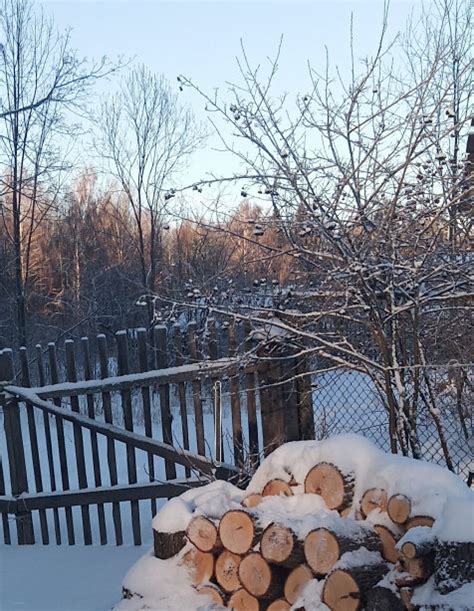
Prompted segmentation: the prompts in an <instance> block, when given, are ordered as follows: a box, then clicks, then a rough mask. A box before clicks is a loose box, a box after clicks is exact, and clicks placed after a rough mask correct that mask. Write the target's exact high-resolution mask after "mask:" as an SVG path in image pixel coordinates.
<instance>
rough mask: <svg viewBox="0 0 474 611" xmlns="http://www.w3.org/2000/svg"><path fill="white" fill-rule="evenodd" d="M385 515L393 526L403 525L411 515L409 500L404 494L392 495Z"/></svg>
mask: <svg viewBox="0 0 474 611" xmlns="http://www.w3.org/2000/svg"><path fill="white" fill-rule="evenodd" d="M387 513H388V515H389V517H390V519H391V520H392V522H395V524H405V522H406V521H407V520H408V518H409V517H410V513H411V501H410V499H409V498H408V497H407V496H405V495H404V494H394V495H393V496H391V497H390V498H389V499H388V503H387Z"/></svg>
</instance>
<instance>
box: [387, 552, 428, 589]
mask: <svg viewBox="0 0 474 611" xmlns="http://www.w3.org/2000/svg"><path fill="white" fill-rule="evenodd" d="M397 570H398V571H400V572H401V575H400V576H398V577H396V578H395V584H396V585H397V587H399V588H404V587H412V586H415V585H419V584H422V583H425V581H428V579H429V578H430V577H431V575H432V574H433V570H434V557H433V555H432V554H428V555H427V556H422V557H421V558H405V556H401V557H400V559H399V560H398V563H397Z"/></svg>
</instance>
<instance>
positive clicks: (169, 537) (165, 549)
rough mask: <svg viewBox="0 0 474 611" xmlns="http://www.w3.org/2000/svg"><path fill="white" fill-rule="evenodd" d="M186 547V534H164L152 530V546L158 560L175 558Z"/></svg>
mask: <svg viewBox="0 0 474 611" xmlns="http://www.w3.org/2000/svg"><path fill="white" fill-rule="evenodd" d="M185 545H186V533H185V532H184V530H180V531H178V532H175V533H165V532H160V531H158V530H153V546H154V550H155V556H156V557H157V558H160V560H168V558H172V557H173V556H176V554H177V553H178V552H180V551H181V550H182V549H183V547H184V546H185Z"/></svg>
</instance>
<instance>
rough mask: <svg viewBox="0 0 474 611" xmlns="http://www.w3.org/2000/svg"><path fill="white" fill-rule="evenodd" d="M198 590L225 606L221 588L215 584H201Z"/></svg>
mask: <svg viewBox="0 0 474 611" xmlns="http://www.w3.org/2000/svg"><path fill="white" fill-rule="evenodd" d="M198 592H199V594H203V595H206V596H209V597H210V598H211V599H212V601H213V602H215V603H216V604H217V605H220V606H221V607H223V606H224V596H223V594H222V592H221V591H220V590H219V588H218V587H217V586H215V585H214V584H212V583H208V584H206V585H204V586H199V587H198Z"/></svg>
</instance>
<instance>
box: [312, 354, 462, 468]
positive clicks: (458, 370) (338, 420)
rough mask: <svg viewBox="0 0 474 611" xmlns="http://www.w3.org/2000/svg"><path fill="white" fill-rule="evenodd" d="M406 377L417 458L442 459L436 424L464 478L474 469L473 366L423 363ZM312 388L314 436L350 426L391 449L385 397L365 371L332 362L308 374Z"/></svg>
mask: <svg viewBox="0 0 474 611" xmlns="http://www.w3.org/2000/svg"><path fill="white" fill-rule="evenodd" d="M420 373H423V375H420ZM424 374H426V375H424ZM406 380H407V382H406V399H407V402H408V405H410V407H412V408H414V410H415V412H416V419H415V420H416V435H417V439H418V443H419V448H420V450H421V456H422V458H423V459H425V460H428V461H431V462H435V463H438V464H440V465H443V466H446V465H447V460H446V453H445V451H443V447H442V443H441V440H440V433H439V425H440V426H441V427H442V431H443V432H444V435H445V439H446V445H447V451H448V456H449V459H450V460H451V463H452V466H453V468H454V470H455V472H456V473H458V474H459V475H460V476H461V477H463V478H464V479H467V478H468V477H469V473H470V472H472V471H474V464H473V440H474V437H473V424H474V422H473V408H474V367H472V366H471V367H465V366H463V367H459V366H457V367H453V366H452V365H450V366H446V367H433V368H426V369H425V370H423V372H420V371H419V372H418V376H416V378H415V377H414V376H412V375H409V376H406ZM312 388H313V391H312V392H313V410H314V416H315V429H316V438H317V439H324V438H326V437H329V436H331V435H335V434H338V433H347V432H353V433H358V434H361V435H364V436H365V437H367V438H368V439H370V440H371V441H373V442H374V443H375V444H376V445H377V446H379V447H380V448H381V449H383V450H384V451H390V437H389V415H388V409H387V407H386V401H385V397H384V395H383V391H380V390H379V389H378V388H377V384H376V383H375V382H374V380H373V379H372V378H371V377H370V376H369V375H367V374H364V373H360V372H358V371H354V370H350V369H347V368H336V369H332V370H330V371H326V372H322V373H315V374H313V376H312ZM436 420H438V421H439V425H438V426H437V423H436Z"/></svg>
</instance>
